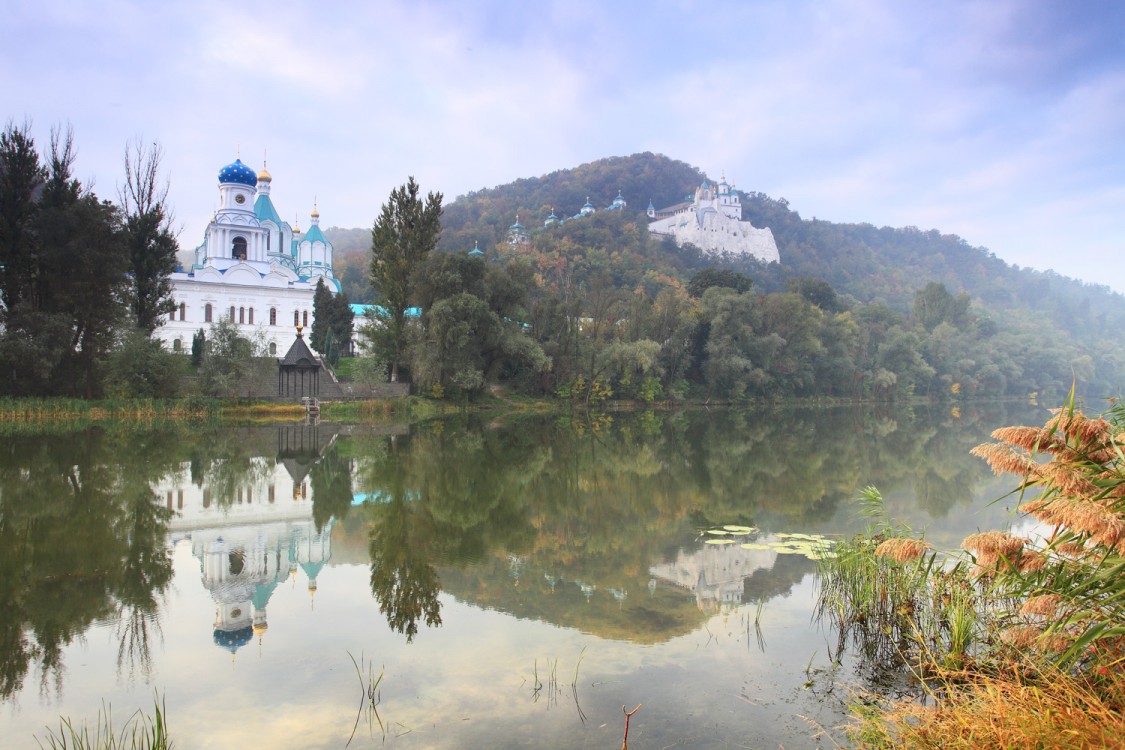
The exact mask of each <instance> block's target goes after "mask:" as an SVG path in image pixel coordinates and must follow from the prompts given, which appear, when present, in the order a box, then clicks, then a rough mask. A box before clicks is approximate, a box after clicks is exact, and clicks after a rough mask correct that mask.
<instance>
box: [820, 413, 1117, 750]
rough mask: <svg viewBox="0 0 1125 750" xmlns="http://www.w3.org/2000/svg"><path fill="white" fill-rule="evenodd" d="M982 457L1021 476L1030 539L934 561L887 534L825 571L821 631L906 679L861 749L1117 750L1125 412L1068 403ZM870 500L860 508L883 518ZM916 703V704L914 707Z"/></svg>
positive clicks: (976, 537)
mask: <svg viewBox="0 0 1125 750" xmlns="http://www.w3.org/2000/svg"><path fill="white" fill-rule="evenodd" d="M993 437H994V438H996V439H997V440H998V441H999V442H996V443H991V444H986V445H982V446H978V447H977V448H975V449H973V453H974V455H977V456H980V457H981V458H984V459H985V460H986V461H987V462H988V463H989V465H990V466H991V467H992V468H993V470H994V471H996V472H997V473H1013V474H1015V475H1016V476H1017V477H1019V480H1020V481H1019V485H1018V487H1017V490H1016V491H1017V492H1018V494H1019V497H1020V504H1019V511H1020V512H1021V513H1022V514H1023V515H1024V517H1025V518H1027V519H1030V520H1033V521H1035V522H1037V524H1038V528H1039V529H1040V530H1041V531H1042V533H1041V534H1029V535H1027V536H1017V535H1013V534H1011V533H1009V532H1006V531H986V532H982V533H978V534H973V535H971V536H969V537H967V538H966V539H965V540H964V541H963V542H962V549H960V550H958V551H955V552H953V553H951V554H950V555H949V556H947V557H942V556H940V555H939V554H938V553H935V552H933V551H931V550H928V549H927V546H926V545H925V544H924V542H922V541H921V540H918V539H913V538H911V537H910V535H909V533H908V532H909V530H908V529H905V528H904V527H895V526H894V525H893V524H890V523H889V522H887V521H885V520H884V521H883V522H882V523H880V524H876V525H874V526H872V527H870V528H869V529H868V530H867V533H866V534H864V535H861V536H859V537H857V538H856V539H854V540H852V541H851V542H849V543H848V544H846V545H839V546H838V547H837V552H838V554H839V556H838V557H837V558H836V559H829V560H825V561H823V562H822V563H821V570H820V575H821V581H822V583H821V597H820V605H819V611H820V613H821V616H822V617H829V616H831V621H832V622H833V623H834V625H835V626H837V627H838V628H839V629H840V633H841V641H842V642H843V641H844V640H845V639H846V638H851V640H852V642H854V643H856V644H857V645H858V646H860V647H861V651H862V653H863V654H864V655H865V656H866V657H868V658H875V659H881V660H883V662H886V663H893V664H897V665H898V666H900V667H904V668H906V670H907V671H908V672H909V673H910V674H911V675H912V676H913V677H915V678H921V679H917V681H916V683H915V684H916V687H917V688H918V693H917V694H916V695H915V699H912V700H910V701H905V702H900V703H895V704H890V705H881V704H879V703H878V702H876V703H875V705H876V706H877V707H876V708H871V706H870V704H869V705H867V706H866V707H864V708H861V709H860V710H858V712H857V715H858V718H859V721H858V724H857V726H856V728H855V737H856V739H858V740H860V741H861V742H862V743H863V744H864V745H865V746H873V747H934V748H936V747H1125V720H1123V711H1125V675H1123V672H1125V670H1123V669H1122V667H1123V666H1125V558H1123V554H1125V452H1123V446H1125V407H1122V406H1121V405H1115V406H1114V407H1113V408H1112V409H1111V410H1110V412H1109V413H1108V414H1107V415H1106V416H1105V417H1100V418H1089V417H1086V416H1085V415H1083V414H1082V413H1081V412H1080V411H1079V410H1078V409H1077V408H1076V407H1075V405H1074V401H1073V396H1072V397H1071V398H1070V399H1068V401H1067V403H1066V404H1065V405H1064V407H1063V408H1061V409H1058V410H1056V411H1055V412H1054V414H1053V416H1052V417H1051V419H1050V420H1049V421H1048V422H1047V423H1046V425H1044V426H1043V427H1006V428H1002V429H999V430H996V431H995V432H994V433H993ZM878 499H879V498H878V496H877V493H876V492H875V491H873V490H870V489H869V490H866V491H865V497H864V498H863V501H864V505H865V507H867V508H868V509H869V510H870V509H877V508H878V506H879V503H878ZM918 697H924V698H926V700H925V701H923V702H922V703H919V702H918V701H917V700H916V699H917V698H918Z"/></svg>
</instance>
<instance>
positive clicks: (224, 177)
mask: <svg viewBox="0 0 1125 750" xmlns="http://www.w3.org/2000/svg"><path fill="white" fill-rule="evenodd" d="M219 182H233V183H235V184H236V185H249V186H250V187H254V186H255V185H257V184H258V174H257V172H255V171H254V170H253V169H251V168H250V167H248V166H246V165H245V164H243V163H242V160H241V159H235V160H234V161H232V162H231V163H230V164H228V165H226V166H225V167H223V168H222V169H220V170H219Z"/></svg>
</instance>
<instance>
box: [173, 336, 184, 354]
mask: <svg viewBox="0 0 1125 750" xmlns="http://www.w3.org/2000/svg"><path fill="white" fill-rule="evenodd" d="M183 348H184V342H183V340H182V339H176V340H175V341H173V342H172V351H174V352H178V351H183Z"/></svg>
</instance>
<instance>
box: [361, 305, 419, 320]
mask: <svg viewBox="0 0 1125 750" xmlns="http://www.w3.org/2000/svg"><path fill="white" fill-rule="evenodd" d="M349 307H351V308H352V312H354V313H355V314H356V317H357V318H358V317H366V315H367V313H368V312H369V311H373V312H374V314H375V317H376V318H387V317H389V316H390V312H388V311H387V308H385V307H383V306H382V305H349ZM421 314H422V308H420V307H408V308H406V317H408V318H417V317H419V316H420V315H421Z"/></svg>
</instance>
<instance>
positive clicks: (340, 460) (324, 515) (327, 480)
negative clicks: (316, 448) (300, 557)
mask: <svg viewBox="0 0 1125 750" xmlns="http://www.w3.org/2000/svg"><path fill="white" fill-rule="evenodd" d="M309 480H310V481H311V482H312V493H313V522H314V523H315V524H316V530H317V533H319V532H320V530H321V529H322V528H324V526H325V524H327V523H328V521H329V520H331V519H333V518H335V519H336V520H338V521H340V520H343V519H344V517H345V516H347V515H348V511H349V510H351V507H352V461H351V459H349V458H345V457H343V456H341V455H340V450H339V446H338V445H337V444H336V443H332V445H330V446H329V447H328V448H327V449H326V450H325V451H324V455H323V456H321V458H320V460H319V461H317V462H316V463H315V464H313V466H312V468H311V469H309Z"/></svg>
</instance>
